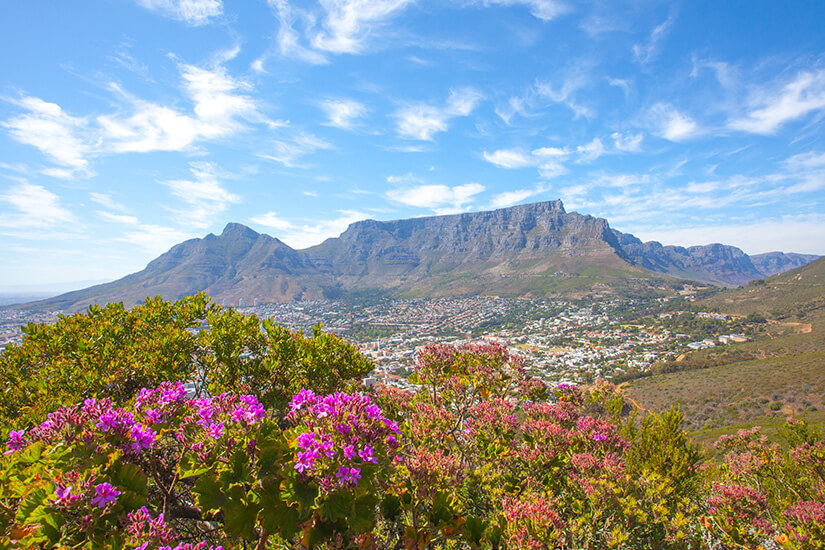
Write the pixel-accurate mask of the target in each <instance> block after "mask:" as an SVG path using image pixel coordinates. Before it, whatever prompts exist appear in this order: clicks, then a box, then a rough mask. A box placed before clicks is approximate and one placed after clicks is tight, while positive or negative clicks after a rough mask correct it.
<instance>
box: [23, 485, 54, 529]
mask: <svg viewBox="0 0 825 550" xmlns="http://www.w3.org/2000/svg"><path fill="white" fill-rule="evenodd" d="M48 497H49V493H48V492H47V491H46V490H45V489H43V488H42V487H38V488H37V489H34V490H33V491H31V492H30V493H29V494H28V495H26V496H25V497H24V498H23V500H21V501H20V505H19V506H18V507H17V517H16V520H17V523H19V524H20V525H26V524H27V523H31V522H32V516H34V515H35V513H36V512H39V511H40V510H39V509H40V508H41V507H42V506H44V505H45V504H46V502H47V498H48Z"/></svg>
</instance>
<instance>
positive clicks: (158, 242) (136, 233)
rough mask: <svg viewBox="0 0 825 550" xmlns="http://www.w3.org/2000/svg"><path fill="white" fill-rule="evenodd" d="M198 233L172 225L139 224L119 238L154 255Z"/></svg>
mask: <svg viewBox="0 0 825 550" xmlns="http://www.w3.org/2000/svg"><path fill="white" fill-rule="evenodd" d="M195 236H196V235H194V234H192V233H187V232H185V231H181V230H179V229H174V228H172V227H164V226H161V225H152V224H139V225H138V226H137V227H136V228H135V229H133V230H130V231H128V232H126V234H124V236H123V237H120V238H118V239H117V240H119V241H123V242H127V243H131V244H133V245H135V246H137V247H139V248H141V249H143V250H144V251H146V252H148V253H149V254H151V255H153V256H157V255H159V254H163V253H164V252H166V251H167V250H169V249H170V248H172V247H173V246H174V245H176V244H178V243H181V242H183V241H185V240H187V239H191V238H192V237H195Z"/></svg>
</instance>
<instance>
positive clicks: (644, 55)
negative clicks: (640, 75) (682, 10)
mask: <svg viewBox="0 0 825 550" xmlns="http://www.w3.org/2000/svg"><path fill="white" fill-rule="evenodd" d="M672 24H673V17H668V18H667V19H666V20H665V22H664V23H662V24H661V25H657V26H656V27H655V28H654V29H653V32H651V33H650V38H648V41H647V43H645V44H634V45H633V59H634V60H635V61H636V62H637V63H641V64H642V65H646V64H647V63H650V62H651V61H653V60H654V59H656V56H657V55H658V53H659V44H660V43H661V41H662V39H663V38H664V37H665V34H666V33H667V30H668V29H669V28H670V26H671V25H672Z"/></svg>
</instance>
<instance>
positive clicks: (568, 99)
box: [496, 66, 596, 124]
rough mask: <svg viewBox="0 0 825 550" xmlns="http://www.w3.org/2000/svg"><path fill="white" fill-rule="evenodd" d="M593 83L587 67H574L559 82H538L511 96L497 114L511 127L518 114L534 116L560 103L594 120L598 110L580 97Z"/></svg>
mask: <svg viewBox="0 0 825 550" xmlns="http://www.w3.org/2000/svg"><path fill="white" fill-rule="evenodd" d="M591 82H592V78H591V76H590V74H589V72H588V69H587V67H582V66H576V67H571V68H569V69H566V70H565V71H563V72H562V74H561V75H560V77H559V78H558V79H554V80H552V81H551V80H539V81H537V82H536V83H535V84H534V85H532V86H530V87H529V88H527V90H525V92H524V93H523V94H521V95H516V96H511V97H510V98H509V99H508V100H507V102H506V103H503V104H499V105H497V106H496V114H497V115H498V116H499V117H500V118H501V119H502V120H503V121H504V122H505V123H506V124H510V123H511V121H512V119H513V117H514V116H515V115H519V116H522V117H529V116H533V115H535V113H536V111H540V110H542V109H545V108H547V107H548V106H550V105H553V104H556V103H559V104H562V105H564V106H566V107H567V108H569V109H570V110H571V111H573V114H574V115H575V118H579V117H585V118H592V117H594V116H595V114H596V113H595V111H594V110H593V109H592V108H590V107H588V106H586V105H583V104H582V103H581V102H580V101H579V100H578V98H577V96H578V93H579V92H580V91H581V90H583V89H584V88H586V87H588V86H589V85H590V84H591Z"/></svg>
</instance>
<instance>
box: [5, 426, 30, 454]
mask: <svg viewBox="0 0 825 550" xmlns="http://www.w3.org/2000/svg"><path fill="white" fill-rule="evenodd" d="M24 434H25V430H18V431H16V432H15V431H11V432H9V440H8V441H7V442H6V446H8V448H9V450H8V451H6V452H5V453H3V454H4V455H7V454H11V453H13V452H14V451H17V450H19V449H22V448H24V447H25V446H26V439H25V438H24V437H23V436H24Z"/></svg>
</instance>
